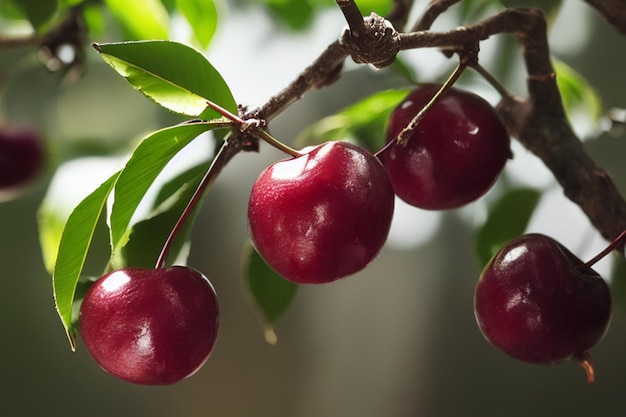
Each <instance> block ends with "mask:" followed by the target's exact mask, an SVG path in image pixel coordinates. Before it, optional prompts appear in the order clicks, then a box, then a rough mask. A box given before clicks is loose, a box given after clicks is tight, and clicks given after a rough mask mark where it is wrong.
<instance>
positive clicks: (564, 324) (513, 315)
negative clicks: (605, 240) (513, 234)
mask: <svg viewBox="0 0 626 417" xmlns="http://www.w3.org/2000/svg"><path fill="white" fill-rule="evenodd" d="M594 262H595V261H594ZM474 312H475V315H476V321H477V323H478V326H479V328H480V330H481V332H482V333H483V335H484V336H485V338H486V339H487V340H488V341H489V342H490V343H491V344H492V345H494V346H495V347H496V348H498V349H500V350H501V351H503V352H504V353H506V354H508V355H510V356H512V357H514V358H517V359H519V360H521V361H524V362H529V363H537V364H550V363H558V362H563V361H566V360H575V361H578V362H579V363H580V364H581V365H583V367H584V368H585V370H586V371H587V379H588V381H589V382H593V379H594V372H593V367H592V366H591V363H590V361H589V359H588V351H589V350H590V349H591V348H592V347H593V346H595V345H596V344H597V343H598V342H599V341H600V340H601V339H602V338H603V337H604V335H605V333H606V331H607V329H608V326H609V321H610V317H611V295H610V292H609V287H608V285H607V284H606V282H605V281H604V280H603V279H602V278H601V277H600V276H599V275H598V274H597V273H596V272H595V271H594V270H593V269H592V268H591V267H590V264H589V263H587V264H585V263H583V262H582V261H581V260H580V259H578V258H577V257H576V256H575V255H574V254H572V253H571V252H570V251H569V250H568V249H567V248H565V247H564V246H563V245H561V244H560V243H559V242H557V241H555V240H554V239H552V238H550V237H548V236H544V235H541V234H526V235H522V236H520V237H517V238H515V239H513V240H511V241H510V242H509V243H507V244H506V245H504V246H503V247H502V248H501V249H500V250H499V251H498V252H497V253H496V255H495V256H494V257H493V258H492V259H491V261H489V263H488V264H487V266H486V267H485V269H484V270H483V272H482V275H481V276H480V280H479V281H478V284H477V286H476V292H475V298H474Z"/></svg>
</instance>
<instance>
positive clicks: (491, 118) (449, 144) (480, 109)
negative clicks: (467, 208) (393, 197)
mask: <svg viewBox="0 0 626 417" xmlns="http://www.w3.org/2000/svg"><path fill="white" fill-rule="evenodd" d="M438 89H439V86H437V85H425V86H423V87H420V88H418V89H416V90H414V91H413V92H411V93H410V94H409V95H408V96H407V97H406V99H405V100H404V101H403V102H402V103H401V104H400V105H399V106H398V107H397V108H396V109H395V110H394V111H393V113H392V114H391V118H390V120H389V125H388V128H387V142H389V141H391V140H395V139H396V137H397V136H398V134H399V133H400V132H401V131H402V130H403V129H404V128H405V127H406V126H407V125H408V124H409V123H410V122H411V120H412V119H413V118H414V117H415V116H416V115H417V113H419V111H420V110H421V109H422V108H423V107H424V106H425V105H426V104H427V103H428V102H429V101H430V100H431V98H432V97H433V96H434V95H435V93H436V92H437V91H438ZM510 157H511V150H510V138H509V135H508V133H507V131H506V128H505V127H504V125H503V124H502V122H501V121H500V118H499V117H498V115H497V114H496V112H495V110H494V109H493V108H492V107H491V105H490V104H489V103H488V102H486V101H485V100H484V99H482V98H481V97H479V96H477V95H475V94H472V93H469V92H465V91H461V90H458V89H455V88H452V89H450V90H448V91H447V92H446V93H445V94H444V95H443V96H442V97H441V98H440V99H439V100H438V101H437V103H436V104H435V105H434V106H433V107H432V108H431V109H430V110H428V111H427V112H426V113H425V115H424V117H423V118H422V119H421V120H420V121H419V123H418V125H417V127H416V129H415V130H414V131H413V134H412V135H410V138H409V139H408V142H407V143H406V144H398V143H396V144H393V145H391V147H390V149H388V150H386V151H385V152H384V153H383V155H382V161H383V163H384V165H385V168H386V169H387V172H388V173H389V177H390V178H391V183H392V184H393V188H394V191H395V193H396V194H397V195H398V196H399V197H400V198H402V199H403V200H404V201H406V202H407V203H409V204H411V205H413V206H416V207H420V208H424V209H431V210H441V209H452V208H456V207H460V206H463V205H465V204H467V203H469V202H471V201H474V200H476V199H477V198H479V197H480V196H482V195H483V194H485V193H486V192H487V191H488V190H489V188H491V186H492V185H493V183H494V182H495V181H496V179H497V178H498V176H499V174H500V172H501V171H502V169H503V168H504V165H505V163H506V161H507V159H508V158H510Z"/></svg>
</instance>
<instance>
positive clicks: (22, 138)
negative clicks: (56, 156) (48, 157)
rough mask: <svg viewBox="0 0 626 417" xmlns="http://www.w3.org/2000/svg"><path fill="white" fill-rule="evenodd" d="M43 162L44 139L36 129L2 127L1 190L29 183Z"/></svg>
mask: <svg viewBox="0 0 626 417" xmlns="http://www.w3.org/2000/svg"><path fill="white" fill-rule="evenodd" d="M43 162H44V146H43V141H42V138H41V136H40V135H39V133H38V132H37V131H36V130H35V129H33V128H30V127H25V126H8V127H7V126H4V127H2V128H0V192H6V191H8V190H12V189H16V188H20V187H22V186H24V185H26V184H27V183H29V182H30V181H31V180H32V179H33V178H34V177H35V176H36V175H37V174H38V173H39V172H40V171H41V168H42V166H43Z"/></svg>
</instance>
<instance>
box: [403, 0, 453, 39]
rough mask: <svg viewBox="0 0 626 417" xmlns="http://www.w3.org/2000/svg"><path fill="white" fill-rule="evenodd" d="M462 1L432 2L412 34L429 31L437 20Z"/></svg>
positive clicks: (412, 30)
mask: <svg viewBox="0 0 626 417" xmlns="http://www.w3.org/2000/svg"><path fill="white" fill-rule="evenodd" d="M459 1H461V0H431V2H430V3H429V4H428V6H427V7H426V9H425V10H424V12H423V13H422V16H421V17H420V18H419V19H418V20H417V22H416V23H415V25H414V26H413V28H412V29H411V32H420V31H423V30H428V29H430V27H431V26H432V25H433V23H434V22H435V20H436V19H437V18H438V17H439V16H440V15H441V14H442V13H443V12H445V11H446V10H448V9H449V8H450V7H451V6H453V5H454V4H456V3H458V2H459Z"/></svg>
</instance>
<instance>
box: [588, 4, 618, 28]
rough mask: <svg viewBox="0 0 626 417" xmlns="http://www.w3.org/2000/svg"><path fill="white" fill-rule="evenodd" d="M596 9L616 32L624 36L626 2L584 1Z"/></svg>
mask: <svg viewBox="0 0 626 417" xmlns="http://www.w3.org/2000/svg"><path fill="white" fill-rule="evenodd" d="M585 2H586V3H588V4H589V5H590V6H591V7H593V8H594V9H596V10H597V11H598V13H600V14H601V15H602V17H604V18H605V19H606V20H607V21H608V22H609V23H610V24H611V25H613V26H615V28H616V29H617V30H618V32H620V33H622V34H623V35H626V2H624V0H585Z"/></svg>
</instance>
